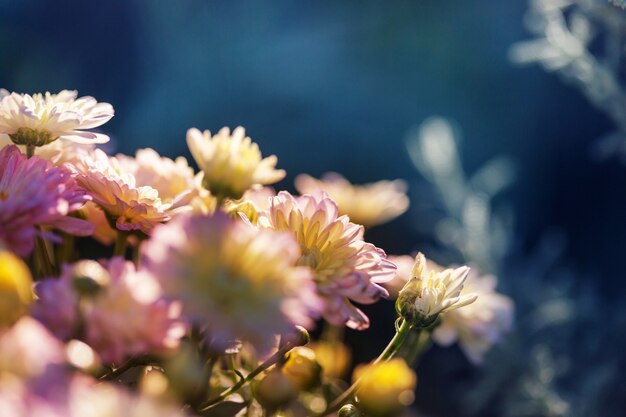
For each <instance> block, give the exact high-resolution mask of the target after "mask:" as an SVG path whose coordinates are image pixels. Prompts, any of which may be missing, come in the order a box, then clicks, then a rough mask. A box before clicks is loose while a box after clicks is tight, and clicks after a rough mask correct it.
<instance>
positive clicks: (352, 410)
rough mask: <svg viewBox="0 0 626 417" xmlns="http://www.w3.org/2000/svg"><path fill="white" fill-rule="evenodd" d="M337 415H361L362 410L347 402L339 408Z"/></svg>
mask: <svg viewBox="0 0 626 417" xmlns="http://www.w3.org/2000/svg"><path fill="white" fill-rule="evenodd" d="M337 417H361V412H360V411H359V409H358V408H356V407H355V406H354V405H352V404H346V405H344V406H343V407H341V408H340V409H339V412H338V413H337Z"/></svg>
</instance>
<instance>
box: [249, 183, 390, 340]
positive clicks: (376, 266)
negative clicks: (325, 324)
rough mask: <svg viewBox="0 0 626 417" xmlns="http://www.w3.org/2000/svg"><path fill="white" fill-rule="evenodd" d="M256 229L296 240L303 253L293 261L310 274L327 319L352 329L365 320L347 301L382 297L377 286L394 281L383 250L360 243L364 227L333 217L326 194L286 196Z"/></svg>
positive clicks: (335, 212)
mask: <svg viewBox="0 0 626 417" xmlns="http://www.w3.org/2000/svg"><path fill="white" fill-rule="evenodd" d="M259 225H260V226H261V227H264V228H269V229H273V230H277V231H285V232H289V233H291V234H292V235H293V236H295V238H296V240H297V241H298V243H299V244H300V248H301V250H302V254H301V256H300V257H299V259H298V260H297V262H298V264H299V265H306V266H309V267H310V268H311V269H312V270H313V271H314V274H315V283H316V285H317V291H318V293H319V294H320V295H321V296H322V298H323V299H324V301H325V309H324V313H323V315H324V318H325V319H326V320H328V321H329V322H330V323H332V324H335V325H344V324H345V325H347V326H349V327H351V328H355V329H365V328H367V327H368V325H369V320H368V318H367V316H365V314H363V312H362V311H361V310H359V309H358V308H357V307H355V306H354V305H352V303H351V301H355V302H357V303H361V304H371V303H374V302H376V301H377V300H378V299H379V298H380V297H383V296H387V291H386V290H385V289H384V288H382V287H381V286H380V285H378V284H379V283H382V282H385V281H388V280H390V279H392V278H393V276H394V271H395V266H394V265H393V264H392V263H391V262H389V261H388V260H387V259H386V256H385V252H384V251H383V250H382V249H379V248H377V247H375V246H374V245H372V244H370V243H367V242H364V241H363V226H359V225H356V224H354V223H351V222H350V220H349V219H348V217H347V216H338V210H337V205H336V204H335V203H334V201H332V200H331V199H330V198H329V197H328V195H327V194H326V193H323V192H316V193H314V194H311V195H308V194H307V195H303V196H301V197H293V196H292V195H291V194H289V193H288V192H285V191H282V192H280V193H278V195H277V196H276V197H274V198H273V199H272V200H271V205H270V209H269V210H268V211H267V212H262V213H261V214H260V217H259Z"/></svg>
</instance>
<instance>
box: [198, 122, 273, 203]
mask: <svg viewBox="0 0 626 417" xmlns="http://www.w3.org/2000/svg"><path fill="white" fill-rule="evenodd" d="M187 145H188V146H189V150H190V151H191V154H192V155H193V158H194V159H195V160H196V162H197V164H198V166H199V167H200V169H201V170H202V171H203V172H204V179H203V184H204V186H205V187H206V188H207V189H208V190H210V191H211V193H212V194H214V195H216V196H220V197H229V198H233V199H239V198H240V197H241V196H242V195H243V193H244V192H245V191H246V190H248V189H250V188H253V187H258V186H261V185H266V184H273V183H275V182H277V181H280V180H281V179H283V178H284V177H285V171H283V170H282V169H281V170H277V169H275V167H276V162H277V161H278V159H277V158H276V156H275V155H272V156H269V157H267V158H262V156H261V151H260V150H259V146H258V145H257V144H256V143H254V142H252V139H250V138H249V137H247V136H246V135H245V130H244V128H243V127H238V128H236V129H235V130H233V132H232V134H231V132H230V129H229V128H227V127H224V128H222V129H221V130H220V131H219V132H217V134H215V135H213V136H211V132H210V131H208V130H205V131H204V133H203V132H200V131H199V130H198V129H195V128H193V129H189V130H188V131H187Z"/></svg>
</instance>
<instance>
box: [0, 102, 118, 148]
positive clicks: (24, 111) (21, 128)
mask: <svg viewBox="0 0 626 417" xmlns="http://www.w3.org/2000/svg"><path fill="white" fill-rule="evenodd" d="M77 97H78V93H77V92H76V91H69V90H63V91H61V92H59V93H58V94H51V93H49V92H46V93H45V94H39V93H37V94H33V95H32V96H31V95H29V94H18V93H9V92H8V91H6V90H0V133H4V134H7V135H9V136H11V139H12V140H13V142H14V143H15V144H18V145H27V144H28V145H34V146H43V145H46V144H48V143H50V142H52V141H54V140H56V139H59V138H62V139H66V140H71V141H74V142H78V143H105V142H108V141H109V137H108V136H106V135H103V134H101V133H94V132H90V131H88V130H89V129H93V128H95V127H98V126H101V125H103V124H104V123H106V122H108V121H109V119H111V117H113V114H114V112H113V107H112V106H111V105H110V104H109V103H98V102H97V101H96V100H95V99H94V98H93V97H80V98H77Z"/></svg>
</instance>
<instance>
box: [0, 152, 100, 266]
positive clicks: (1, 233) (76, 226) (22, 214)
mask: <svg viewBox="0 0 626 417" xmlns="http://www.w3.org/2000/svg"><path fill="white" fill-rule="evenodd" d="M89 199H90V197H89V196H87V195H86V193H85V191H84V190H83V189H82V188H80V187H79V186H78V185H77V184H76V182H75V181H74V179H73V178H72V176H71V174H70V172H69V171H68V170H67V169H66V168H64V167H56V166H53V165H52V164H51V163H50V162H48V161H45V160H43V159H40V158H38V157H32V158H30V159H28V158H27V157H26V155H24V154H23V153H21V152H20V151H19V150H18V149H17V146H15V145H11V146H7V147H5V148H3V149H2V150H0V242H2V243H4V244H5V245H6V246H7V247H8V248H9V249H10V250H12V251H13V252H15V253H17V254H18V255H20V256H28V255H29V254H30V253H31V252H32V250H33V247H34V239H35V236H37V234H38V233H40V232H38V230H37V228H38V227H51V228H55V229H59V230H61V231H64V232H66V233H70V234H73V235H77V236H87V235H90V234H91V233H92V232H93V226H92V225H91V224H89V223H88V222H86V221H84V220H81V219H78V218H75V217H70V216H68V214H70V213H71V212H73V211H75V210H78V209H80V208H81V207H82V206H83V205H84V204H85V202H86V201H88V200H89ZM45 237H49V238H53V235H52V234H49V233H47V234H45Z"/></svg>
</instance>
